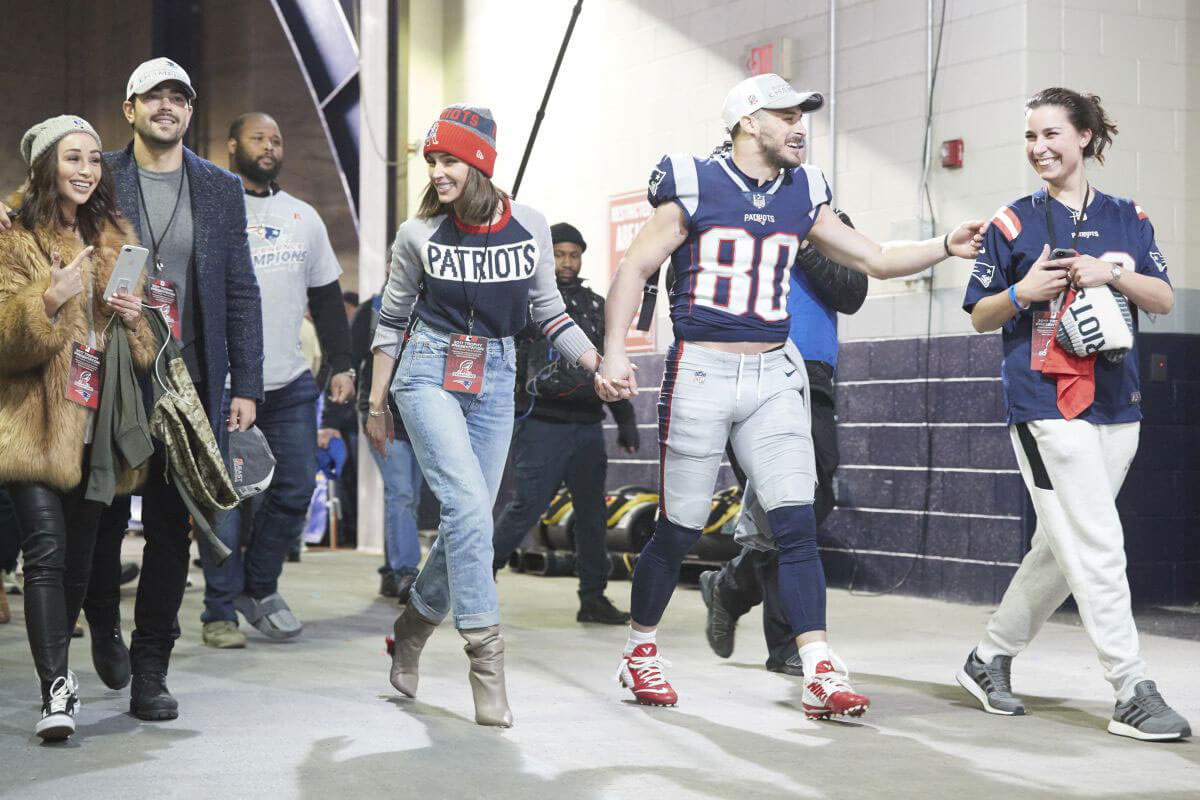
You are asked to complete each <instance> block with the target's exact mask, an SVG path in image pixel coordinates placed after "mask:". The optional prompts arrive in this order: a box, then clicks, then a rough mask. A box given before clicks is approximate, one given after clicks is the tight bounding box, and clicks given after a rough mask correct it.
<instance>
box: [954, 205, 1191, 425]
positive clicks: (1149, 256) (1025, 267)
mask: <svg viewBox="0 0 1200 800" xmlns="http://www.w3.org/2000/svg"><path fill="white" fill-rule="evenodd" d="M1047 203H1049V204H1050V213H1051V215H1052V219H1053V222H1054V229H1055V234H1056V241H1055V243H1054V244H1055V245H1056V246H1058V247H1070V246H1071V242H1070V236H1071V232H1072V231H1073V230H1075V222H1076V212H1074V211H1073V210H1072V209H1070V208H1067V207H1066V206H1065V205H1063V204H1062V203H1060V202H1059V201H1057V200H1055V199H1053V198H1051V197H1049V196H1048V195H1047V193H1046V190H1045V189H1039V190H1038V191H1036V192H1034V193H1033V194H1031V195H1028V196H1026V197H1022V198H1021V199H1020V200H1017V201H1016V202H1014V203H1010V204H1009V205H1007V206H1004V207H1003V208H1001V209H1000V210H999V211H997V212H996V215H995V216H994V217H993V218H992V221H991V224H990V225H988V228H987V230H986V231H985V232H984V239H983V249H982V250H980V251H979V255H978V257H977V258H976V261H975V268H974V270H973V271H972V273H971V279H970V280H969V281H968V282H967V291H966V296H965V297H964V298H963V309H964V310H966V311H967V312H968V313H970V312H971V310H972V309H973V308H974V307H975V304H976V303H978V302H979V301H980V300H982V299H983V298H985V297H988V296H990V295H994V294H998V293H1000V292H1007V291H1008V287H1009V286H1013V285H1015V284H1016V283H1017V281H1019V280H1021V279H1022V278H1024V277H1025V274H1026V273H1028V272H1029V268H1030V267H1032V266H1033V264H1034V262H1035V261H1037V259H1038V257H1039V256H1040V255H1041V253H1042V246H1043V245H1044V244H1047V243H1049V242H1050V232H1049V231H1048V230H1047V228H1046V204H1047ZM1075 249H1076V250H1077V251H1078V252H1079V253H1081V254H1083V255H1090V256H1094V257H1096V258H1098V259H1100V260H1101V261H1110V262H1112V263H1114V264H1120V265H1121V266H1122V268H1123V269H1126V270H1129V271H1136V272H1137V273H1139V274H1141V275H1149V276H1151V277H1154V278H1158V279H1159V280H1162V281H1166V282H1167V283H1170V278H1169V277H1168V276H1167V261H1166V259H1165V258H1163V255H1162V252H1161V251H1160V250H1159V249H1158V244H1157V243H1156V242H1155V241H1154V226H1153V225H1152V224H1151V223H1150V218H1149V217H1148V216H1146V213H1145V212H1144V211H1143V210H1142V208H1141V206H1139V205H1137V204H1136V203H1134V202H1133V201H1132V200H1130V199H1128V198H1124V197H1116V196H1113V195H1109V194H1104V193H1103V192H1100V191H1098V190H1095V189H1093V198H1092V201H1091V203H1090V204H1089V205H1088V207H1087V209H1086V210H1085V211H1084V217H1083V222H1082V224H1080V226H1079V236H1078V238H1077V239H1076V240H1075ZM1129 311H1130V314H1131V317H1132V321H1133V326H1134V330H1135V332H1136V330H1137V307H1136V306H1134V305H1133V303H1129ZM1032 331H1033V315H1032V314H1031V313H1030V312H1028V311H1026V312H1022V313H1020V314H1018V315H1016V316H1015V317H1013V319H1011V320H1010V321H1009V322H1008V323H1007V324H1005V326H1004V328H1003V331H1002V335H1003V338H1004V363H1003V365H1002V367H1001V377H1002V378H1003V380H1004V399H1005V403H1006V404H1007V406H1008V422H1009V423H1010V424H1012V423H1018V422H1031V421H1033V420H1040V419H1062V416H1063V415H1062V413H1061V412H1060V410H1059V408H1058V403H1057V382H1056V380H1055V379H1054V378H1053V377H1051V376H1049V375H1045V374H1043V373H1041V372H1038V371H1036V370H1033V369H1031V368H1030V366H1029V361H1030V359H1029V350H1030V347H1031V341H1032ZM1137 364H1138V354H1137V336H1136V335H1135V336H1134V339H1133V348H1132V349H1131V350H1130V352H1129V353H1128V354H1126V356H1125V358H1124V359H1122V360H1121V361H1119V362H1117V363H1112V362H1110V361H1108V360H1107V359H1103V358H1101V359H1097V360H1096V364H1095V399H1094V401H1093V402H1092V404H1091V406H1090V407H1088V409H1087V410H1086V411H1084V412H1083V413H1081V414H1080V415H1079V418H1080V419H1085V420H1087V421H1089V422H1093V423H1096V424H1098V425H1105V424H1110V423H1120V422H1136V421H1138V420H1140V419H1141V418H1142V412H1141V408H1140V406H1139V402H1140V399H1141V391H1140V386H1139V381H1138V368H1137Z"/></svg>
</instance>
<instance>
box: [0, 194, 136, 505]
mask: <svg viewBox="0 0 1200 800" xmlns="http://www.w3.org/2000/svg"><path fill="white" fill-rule="evenodd" d="M11 199H13V200H15V201H16V202H15V203H14V206H15V207H19V205H20V199H21V198H20V196H19V195H17V196H15V197H14V198H11ZM130 243H132V244H136V243H137V239H136V238H135V237H134V236H133V235H132V233H131V232H130V231H129V228H128V226H126V225H124V224H121V225H119V226H113V225H108V226H106V227H105V229H104V231H103V232H102V234H101V236H100V239H99V241H98V242H97V245H96V249H95V250H94V251H93V252H92V255H91V257H90V258H88V259H85V260H84V262H83V263H82V265H81V272H82V274H83V276H84V286H85V288H86V287H88V285H89V284H90V287H91V291H90V293H88V294H80V295H76V296H75V297H73V298H71V299H70V300H68V301H67V302H66V303H65V304H63V306H62V308H60V309H59V311H58V313H57V314H56V316H55V319H53V320H52V319H50V318H48V317H47V316H46V311H45V307H44V304H43V301H42V295H43V293H44V292H45V291H46V289H47V288H49V286H50V261H51V256H52V255H53V254H54V253H58V254H59V256H60V258H61V259H62V263H63V264H64V265H65V264H69V263H70V262H71V261H72V260H73V259H74V258H75V257H76V256H77V255H78V254H79V252H80V251H81V250H82V249H83V247H84V245H83V244H82V243H80V242H79V240H78V239H77V238H76V237H75V235H74V234H73V233H71V232H70V231H64V230H53V231H51V230H35V231H29V230H27V229H25V227H24V226H23V225H21V224H20V222H19V221H18V222H16V223H15V224H14V225H13V227H12V228H11V229H10V230H8V231H5V232H2V233H0V483H5V482H9V481H36V482H40V483H45V484H47V485H49V486H51V487H53V488H55V489H58V490H60V491H67V490H69V489H71V488H73V487H74V486H76V485H77V484H78V483H79V481H80V479H81V475H82V470H81V468H82V462H83V448H84V443H83V440H84V433H85V428H86V425H87V421H88V414H87V413H86V411H85V410H84V409H83V408H82V407H81V406H79V405H76V404H75V403H73V402H71V401H70V400H67V399H66V396H65V392H66V386H67V382H68V375H69V374H70V363H71V352H72V351H73V350H74V345H75V343H84V342H86V341H87V335H88V325H87V315H86V313H85V310H86V308H87V307H86V306H85V305H84V304H85V303H88V304H90V307H91V312H92V315H93V325H94V328H95V330H96V332H97V337H98V345H99V346H100V347H101V348H103V347H104V346H105V345H106V344H107V341H108V338H109V336H110V335H111V334H103V335H102V333H101V332H102V331H104V330H105V326H106V325H108V323H109V321H110V319H111V318H112V316H113V313H112V310H111V309H110V308H109V307H108V305H107V304H106V303H105V302H104V300H103V295H104V289H105V286H106V285H107V283H108V279H109V277H110V276H111V275H112V271H113V268H114V267H115V265H116V259H117V254H118V253H119V252H120V249H121V247H122V246H123V245H125V244H130ZM135 293H136V294H138V295H141V286H138V287H137V290H136V292H135ZM112 324H113V325H120V324H122V323H121V322H120V320H119V319H118V320H113V321H112ZM110 328H111V326H110ZM129 344H130V350H131V354H132V356H133V361H134V366H135V368H137V369H139V370H140V371H143V372H144V371H145V370H147V369H148V368H149V366H150V364H151V362H152V361H153V358H154V355H155V352H156V349H157V348H156V347H155V343H154V336H153V334H152V333H151V332H150V327H149V325H148V324H147V323H146V322H145V320H144V319H143V320H141V321H139V323H138V324H137V325H135V326H133V327H132V328H131V329H130V330H129ZM141 477H142V474H141V473H140V472H134V471H133V470H129V469H126V470H124V471H123V473H122V474H121V475H120V476H119V477H118V491H119V492H128V491H130V490H131V489H133V488H134V486H136V485H137V483H139V482H140V478H141Z"/></svg>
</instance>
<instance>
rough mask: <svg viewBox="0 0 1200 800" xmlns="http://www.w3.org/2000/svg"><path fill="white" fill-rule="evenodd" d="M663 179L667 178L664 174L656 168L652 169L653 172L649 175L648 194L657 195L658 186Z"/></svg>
mask: <svg viewBox="0 0 1200 800" xmlns="http://www.w3.org/2000/svg"><path fill="white" fill-rule="evenodd" d="M665 177H667V173H666V172H664V171H662V170H661V169H659V168H658V167H655V168H654V171H653V172H651V173H650V194H657V193H658V186H659V184H661V183H662V182H663V178H665Z"/></svg>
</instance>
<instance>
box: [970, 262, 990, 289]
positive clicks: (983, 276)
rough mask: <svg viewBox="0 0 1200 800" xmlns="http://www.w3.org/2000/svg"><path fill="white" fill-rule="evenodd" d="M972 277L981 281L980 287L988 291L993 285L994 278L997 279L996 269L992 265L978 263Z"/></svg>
mask: <svg viewBox="0 0 1200 800" xmlns="http://www.w3.org/2000/svg"><path fill="white" fill-rule="evenodd" d="M971 277H973V278H975V280H977V281H979V283H980V285H981V286H983V288H985V289H986V288H988V287H989V286H991V285H992V278H994V277H996V268H995V267H994V266H992V265H991V264H985V263H983V262H982V261H976V262H975V269H974V270H973V271H972V272H971Z"/></svg>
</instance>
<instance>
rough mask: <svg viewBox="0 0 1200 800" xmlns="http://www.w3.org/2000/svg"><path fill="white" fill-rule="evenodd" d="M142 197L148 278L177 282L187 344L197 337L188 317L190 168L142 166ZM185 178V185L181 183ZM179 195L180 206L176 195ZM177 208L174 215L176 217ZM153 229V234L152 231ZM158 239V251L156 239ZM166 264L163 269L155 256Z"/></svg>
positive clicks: (143, 243)
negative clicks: (167, 169) (156, 169)
mask: <svg viewBox="0 0 1200 800" xmlns="http://www.w3.org/2000/svg"><path fill="white" fill-rule="evenodd" d="M138 178H139V180H140V181H141V186H142V197H143V198H144V199H145V204H144V205H143V206H142V208H141V212H142V213H141V230H140V231H139V233H140V234H141V237H142V245H143V246H144V247H145V248H146V249H148V250H149V251H150V256H149V258H147V260H146V261H147V263H146V282H147V288H149V282H150V281H151V280H152V279H154V278H158V279H159V280H164V281H170V282H171V283H172V284H174V286H175V292H176V297H177V298H178V302H179V314H180V323H181V330H182V337H181V338H182V341H183V344H184V345H185V346H187V345H190V344H191V343H192V341H193V339H195V333H194V332H195V320H192V319H188V318H187V291H188V272H189V270H190V269H191V264H192V248H193V229H192V198H191V195H190V194H189V190H188V181H187V170H185V169H184V168H183V167H180V168H179V169H177V170H174V171H172V172H151V171H150V170H146V169H142V168H141V167H138ZM181 181H182V183H183V185H182V187H181V186H180V182H181ZM176 198H179V208H178V209H176V208H175V199H176ZM172 212H174V219H172V218H171V217H172ZM151 232H153V235H152V234H151ZM155 242H158V247H157V254H156V252H155V250H156V248H155V246H154V243H155ZM156 255H157V261H158V262H159V263H161V264H162V269H161V270H159V269H158V268H157V267H156V266H155V260H156Z"/></svg>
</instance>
